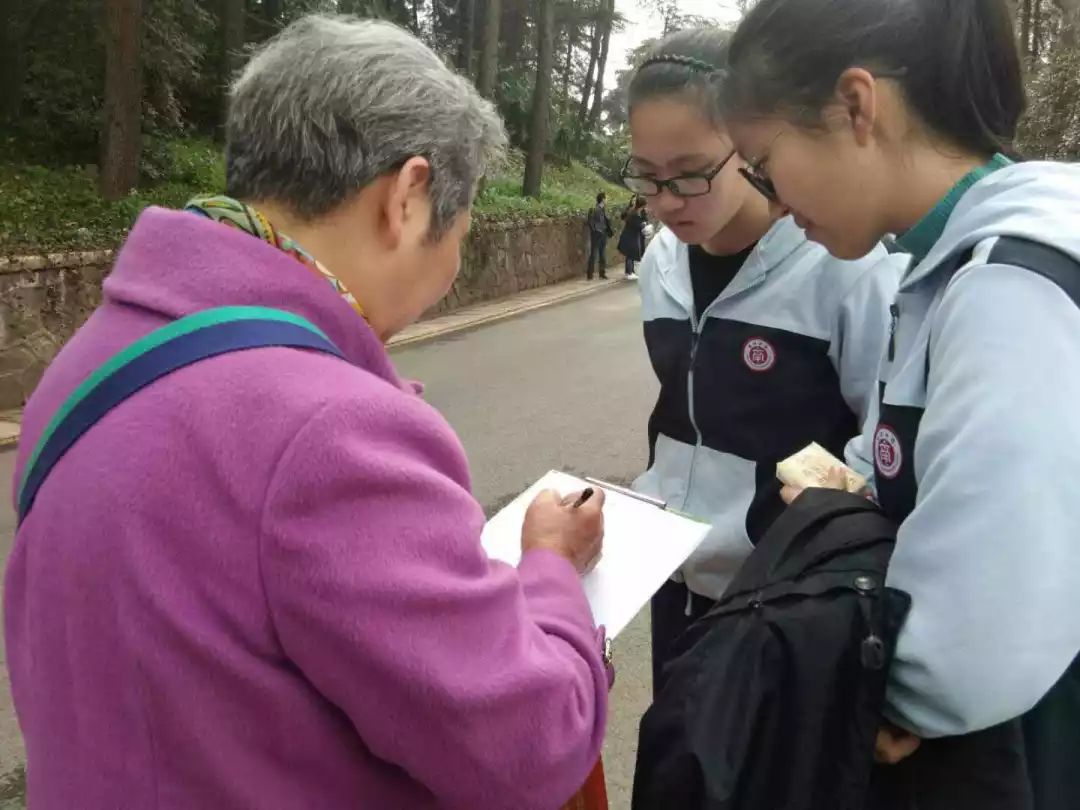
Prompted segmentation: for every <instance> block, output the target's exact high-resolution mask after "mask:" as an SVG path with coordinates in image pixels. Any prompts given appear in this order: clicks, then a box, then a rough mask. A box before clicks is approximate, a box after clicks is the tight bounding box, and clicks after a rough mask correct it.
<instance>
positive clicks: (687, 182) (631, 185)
mask: <svg viewBox="0 0 1080 810" xmlns="http://www.w3.org/2000/svg"><path fill="white" fill-rule="evenodd" d="M736 154H737V151H736V150H734V149H732V150H731V154H730V155H728V156H727V157H726V158H724V159H723V160H722V161H720V163H718V164H717V165H716V166H715V167H714V168H712V169H709V170H708V171H707V172H700V173H699V172H693V173H690V174H680V175H679V176H678V177H669V178H668V179H667V180H660V179H659V178H656V177H649V176H648V175H641V174H635V173H633V171H632V170H631V164H632V163H633V161H634V159H633V158H629V159H627V161H626V164H625V165H624V166H623V169H622V172H621V175H622V181H623V185H624V186H626V187H627V188H628V189H630V190H631V191H632V192H634V193H635V194H640V195H641V196H642V197H655V196H656V195H658V194H659V193H660V192H661V191H662V190H664V189H665V188H666V189H667V190H668V191H670V192H671V193H672V194H673V195H675V196H676V197H703V196H705V195H706V194H708V193H709V192H710V191H712V181H713V178H714V177H716V175H718V174H720V172H722V171H723V170H724V167H725V166H727V165H728V163H729V162H730V161H731V159H732V158H733V157H735V155H736Z"/></svg>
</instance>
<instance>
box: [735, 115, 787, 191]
mask: <svg viewBox="0 0 1080 810" xmlns="http://www.w3.org/2000/svg"><path fill="white" fill-rule="evenodd" d="M783 134H784V130H780V131H779V132H777V133H776V135H774V136H773V139H772V140H771V141H769V145H768V147H766V149H765V154H764V155H762V156H761V157H759V158H758V159H757V160H753V161H747V164H746V165H745V166H740V167H739V174H741V175H742V176H743V178H744V179H745V180H746V182H747V183H749V184H750V185H752V186H753V187H754V188H755V189H757V190H758V191H759V192H760V193H761V194H762V196H764V197H765V199H767V200H768V201H769V202H780V197H779V195H778V194H777V193H776V186H775V185H774V184H773V181H772V179H771V178H770V177H769V175H767V174H765V172H764V171H762V166H764V165H765V161H767V160H768V159H769V153H770V152H772V148H773V146H774V145H775V144H776V141H777V139H778V138H779V137H780V136H781V135H783Z"/></svg>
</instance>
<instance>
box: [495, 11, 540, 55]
mask: <svg viewBox="0 0 1080 810" xmlns="http://www.w3.org/2000/svg"><path fill="white" fill-rule="evenodd" d="M532 1H533V0H503V3H502V11H503V20H502V23H501V26H502V36H501V37H499V39H500V42H501V44H502V53H503V61H504V62H506V63H507V64H512V63H513V62H516V61H521V59H522V55H523V54H524V53H525V32H526V24H527V20H528V10H527V6H528V4H529V2H532Z"/></svg>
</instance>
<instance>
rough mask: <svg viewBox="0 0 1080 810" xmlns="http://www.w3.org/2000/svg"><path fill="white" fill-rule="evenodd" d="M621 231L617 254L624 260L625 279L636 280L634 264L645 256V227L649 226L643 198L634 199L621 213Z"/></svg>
mask: <svg viewBox="0 0 1080 810" xmlns="http://www.w3.org/2000/svg"><path fill="white" fill-rule="evenodd" d="M622 218H623V223H624V225H623V231H622V235H621V236H619V253H621V254H622V255H623V256H624V257H625V258H626V278H627V280H628V281H633V280H634V279H636V278H637V274H636V273H634V264H635V263H636V262H640V261H641V258H642V256H644V255H645V226H646V225H647V224H649V215H648V213H647V212H646V210H645V198H644V197H640V196H638V197H635V198H634V200H633V202H632V203H630V205H628V206H627V207H626V210H625V211H623V215H622Z"/></svg>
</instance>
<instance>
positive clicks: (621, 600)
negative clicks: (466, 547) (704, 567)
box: [482, 472, 709, 638]
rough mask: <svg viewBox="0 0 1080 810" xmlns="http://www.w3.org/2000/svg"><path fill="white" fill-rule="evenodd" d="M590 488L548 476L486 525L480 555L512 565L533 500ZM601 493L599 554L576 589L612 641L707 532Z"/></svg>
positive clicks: (624, 498) (643, 505) (695, 524)
mask: <svg viewBox="0 0 1080 810" xmlns="http://www.w3.org/2000/svg"><path fill="white" fill-rule="evenodd" d="M589 486H592V485H591V484H588V483H586V482H585V481H582V480H581V479H579V478H575V477H574V476H572V475H566V474H565V473H560V472H549V473H548V474H547V475H545V476H544V477H543V478H541V479H540V480H539V481H537V482H536V483H535V484H533V485H532V486H531V487H529V488H528V489H527V490H526V491H525V492H523V493H522V494H521V495H519V496H518V497H517V498H516V499H515V500H514V501H513V502H512V503H510V504H509V505H508V506H506V507H505V508H504V509H502V510H501V511H500V512H499V513H498V514H497V515H495V517H493V518H492V519H491V520H489V521H488V523H487V525H486V526H485V527H484V533H483V538H482V540H483V545H484V550H485V551H487V553H488V556H489V557H491V558H493V559H496V560H502V561H503V562H506V563H509V564H510V565H517V564H518V563H519V562H520V561H521V525H522V523H523V522H524V520H525V511H526V510H527V509H528V508H529V504H531V503H532V502H533V499H534V498H535V497H536V496H537V495H538V494H539V493H540V492H542V491H543V490H545V489H555V490H558V491H559V492H560V493H561V494H562V495H564V496H566V495H569V494H570V493H572V492H580V491H581V490H583V489H585V488H586V487H589ZM593 488H594V489H595V487H593ZM604 494H605V496H606V497H607V500H606V501H605V503H604V554H603V557H602V558H601V560H600V563H599V564H598V565H597V566H596V568H594V569H593V570H592V571H591V572H590V573H588V574H586V575H585V576H584V577H583V578H582V582H581V584H582V586H583V587H584V588H585V595H586V597H588V600H589V605H590V606H591V607H592V612H593V618H594V619H595V620H596V623H597V624H598V625H600V624H602V625H604V626H605V627H606V628H607V633H608V637H609V638H614V637H615V636H617V635H618V634H619V633H621V632H622V631H623V629H625V627H626V625H628V624H629V623H630V621H631V620H632V619H633V618H634V616H636V615H637V614H638V611H640V610H641V608H643V607H644V606H645V604H646V603H647V602H648V601H649V599H650V598H651V597H652V595H653V594H654V593H656V592H657V591H658V590H660V587H661V586H662V585H663V584H664V582H666V581H667V580H668V578H669V577H670V576H671V575H672V574H673V573H674V572H675V570H676V569H677V568H678V567H679V566H680V565H682V564H683V563H684V562H685V561H686V559H687V558H688V557H689V556H690V555H691V554H692V553H693V552H694V549H696V548H697V547H698V546H699V545H701V542H702V541H703V540H704V539H705V535H706V534H708V532H709V527H708V526H707V525H706V524H704V523H698V522H697V521H694V520H690V519H689V518H685V517H682V516H681V515H677V514H675V513H673V512H668V511H665V510H663V509H660V508H659V507H657V506H653V505H652V504H649V503H644V502H642V501H638V500H635V499H634V498H629V497H627V496H625V495H620V494H619V493H616V492H610V491H605V493H604Z"/></svg>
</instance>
